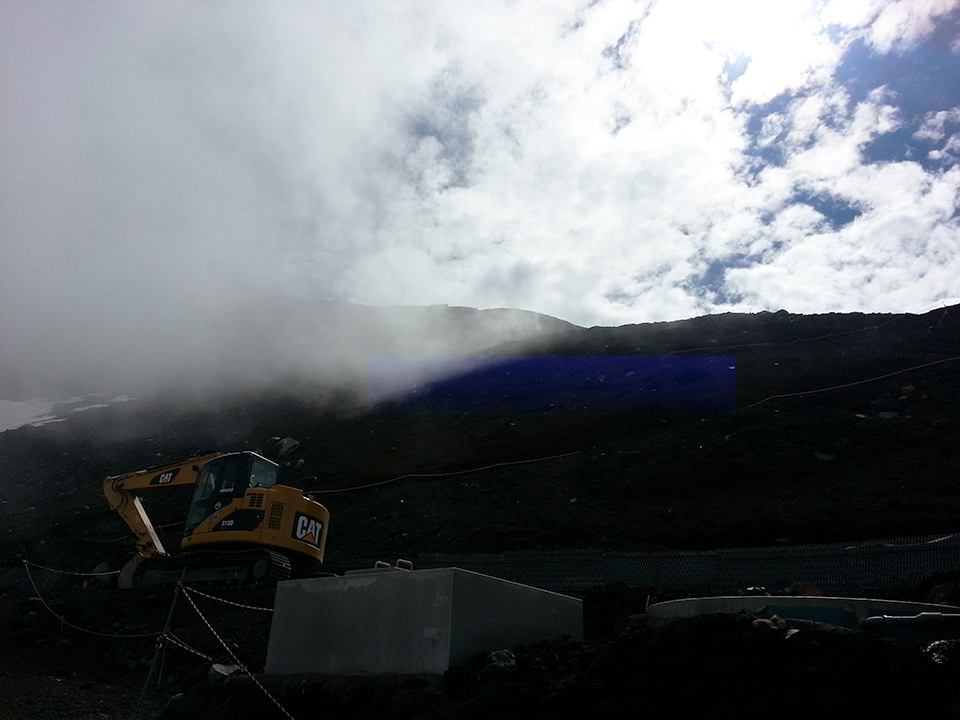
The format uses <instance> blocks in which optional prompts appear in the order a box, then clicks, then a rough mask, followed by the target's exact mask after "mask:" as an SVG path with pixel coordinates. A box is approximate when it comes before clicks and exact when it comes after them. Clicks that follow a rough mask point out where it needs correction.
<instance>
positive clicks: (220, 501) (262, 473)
mask: <svg viewBox="0 0 960 720" xmlns="http://www.w3.org/2000/svg"><path fill="white" fill-rule="evenodd" d="M278 477H279V468H278V467H277V465H276V463H272V462H270V461H269V460H267V459H266V458H263V457H260V456H259V455H257V454H255V453H251V452H242V453H233V454H230V455H223V456H221V457H219V458H217V459H216V460H214V461H212V462H209V463H207V464H206V465H204V466H203V467H202V468H201V470H200V475H199V477H198V478H197V485H196V490H194V493H193V500H192V501H191V503H190V510H189V511H188V512H187V523H186V526H185V527H184V531H183V535H184V537H187V536H189V535H192V534H193V532H194V531H195V530H196V529H197V526H198V525H200V523H201V522H203V521H204V519H206V518H208V517H212V516H213V515H215V514H217V511H218V510H220V509H221V508H224V507H226V506H228V505H230V504H231V503H232V502H234V501H235V500H237V499H242V498H243V496H244V494H245V493H246V491H247V489H248V488H269V487H273V486H274V485H276V484H277V479H278ZM262 516H263V514H262V513H260V517H261V518H262ZM237 520H238V518H234V522H233V523H231V525H230V526H233V525H235V524H236V521H237ZM248 524H249V523H248ZM230 526H228V527H230ZM236 529H239V528H236ZM248 529H252V527H251V528H248Z"/></svg>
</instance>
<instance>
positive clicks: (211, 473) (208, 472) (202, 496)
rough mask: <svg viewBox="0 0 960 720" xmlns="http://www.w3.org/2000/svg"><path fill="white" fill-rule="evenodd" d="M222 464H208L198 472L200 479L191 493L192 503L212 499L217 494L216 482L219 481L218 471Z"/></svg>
mask: <svg viewBox="0 0 960 720" xmlns="http://www.w3.org/2000/svg"><path fill="white" fill-rule="evenodd" d="M222 468H223V464H222V463H210V464H209V465H206V466H205V467H204V468H203V470H201V471H200V478H199V479H198V480H197V489H196V491H194V493H193V501H194V502H199V501H201V500H207V499H209V498H211V497H213V494H214V493H215V492H217V482H218V480H219V479H220V470H221V469H222Z"/></svg>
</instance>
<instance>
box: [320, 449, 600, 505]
mask: <svg viewBox="0 0 960 720" xmlns="http://www.w3.org/2000/svg"><path fill="white" fill-rule="evenodd" d="M582 452H583V451H582V450H575V451H573V452H568V453H563V454H562V455H551V456H549V457H542V458H534V459H532V460H513V461H510V462H499V463H494V464H493V465H484V466H483V467H478V468H470V469H469V470H454V471H452V472H444V473H408V474H406V475H400V476H399V477H395V478H390V479H389V480H381V481H380V482H375V483H370V484H368V485H357V486H356V487H349V488H337V489H334V490H313V491H311V494H312V495H325V494H328V493H341V492H351V491H353V490H366V489H367V488H372V487H379V486H381V485H388V484H389V483H393V482H397V481H398V480H406V479H407V478H438V477H452V476H455V475H469V474H470V473H475V472H481V471H483V470H492V469H493V468H498V467H507V466H509V465H527V464H529V463H537V462H544V461H546V460H559V459H561V458H566V457H572V456H573V455H579V454H581V453H582Z"/></svg>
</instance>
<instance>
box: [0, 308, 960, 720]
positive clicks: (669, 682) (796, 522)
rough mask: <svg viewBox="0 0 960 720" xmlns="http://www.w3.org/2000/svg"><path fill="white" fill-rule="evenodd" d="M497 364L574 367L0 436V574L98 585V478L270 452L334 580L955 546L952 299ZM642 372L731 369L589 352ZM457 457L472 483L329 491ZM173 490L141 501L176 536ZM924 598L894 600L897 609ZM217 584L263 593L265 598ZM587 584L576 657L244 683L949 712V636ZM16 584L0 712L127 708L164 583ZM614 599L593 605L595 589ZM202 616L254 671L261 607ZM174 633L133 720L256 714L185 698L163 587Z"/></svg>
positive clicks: (727, 711) (714, 328) (467, 704)
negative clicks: (454, 569) (705, 607)
mask: <svg viewBox="0 0 960 720" xmlns="http://www.w3.org/2000/svg"><path fill="white" fill-rule="evenodd" d="M495 352H496V353H497V354H499V355H501V356H504V357H511V356H531V355H537V354H542V355H547V356H578V357H593V358H597V362H596V365H595V367H594V370H595V371H594V372H593V374H592V375H591V376H590V378H587V379H586V380H584V383H585V384H581V385H578V386H577V387H576V388H574V390H573V391H571V389H570V387H569V386H556V385H550V384H549V383H547V384H543V385H541V386H538V387H539V389H536V390H535V391H531V390H530V388H529V387H527V386H522V385H520V384H518V385H515V386H511V385H510V384H509V383H507V384H506V385H505V384H503V382H500V381H498V382H500V384H493V385H490V387H491V388H492V389H491V390H490V391H489V392H477V393H475V394H473V395H467V396H464V395H462V394H459V395H458V392H459V391H458V390H457V389H456V388H454V387H452V386H448V387H441V388H434V389H433V390H430V391H423V392H421V393H419V394H417V395H415V396H413V397H410V398H407V399H406V400H403V401H397V402H394V403H389V404H386V405H382V406H379V407H376V408H372V409H371V408H368V407H367V406H366V405H365V404H364V402H363V400H362V398H361V399H358V398H356V397H354V396H351V395H349V394H347V393H342V392H332V391H329V390H321V389H318V388H313V387H310V386H298V387H296V388H295V389H291V388H290V387H287V388H286V389H285V390H284V392H283V393H277V394H274V395H272V396H270V397H265V396H263V395H260V396H257V397H234V398H228V399H223V398H221V399H219V400H217V402H215V403H214V402H212V401H209V400H208V401H207V402H206V403H205V404H204V405H202V406H196V405H193V406H191V405H185V404H184V403H183V402H180V401H176V402H175V401H174V400H173V399H172V397H170V398H165V397H157V398H153V399H152V400H150V401H144V402H140V403H127V404H125V405H123V406H114V407H110V408H102V409H99V410H91V411H88V412H85V413H80V414H77V415H76V416H75V417H71V418H70V419H69V420H68V421H66V422H62V423H56V424H50V425H46V426H43V427H24V428H21V429H19V430H15V431H8V432H5V433H0V487H2V491H3V495H2V500H0V566H3V567H8V568H20V567H21V563H22V561H23V560H24V559H27V560H30V561H32V562H34V563H39V564H42V565H47V566H50V567H55V568H62V569H70V570H74V571H81V572H87V571H91V570H93V569H94V568H95V567H96V566H98V565H100V564H101V563H106V565H108V566H110V567H112V568H117V567H119V566H120V565H121V564H122V563H123V562H124V561H125V560H126V559H127V558H128V557H129V555H130V553H131V539H130V538H129V536H128V535H129V533H128V531H127V530H126V528H125V526H124V525H123V523H122V522H121V521H120V520H119V518H118V517H116V515H115V514H113V513H112V512H110V511H109V509H108V508H107V507H106V504H105V502H104V501H103V498H102V495H101V493H100V487H99V485H100V479H102V477H104V476H105V475H108V474H116V473H120V472H125V471H128V470H132V469H136V468H140V467H145V466H148V465H155V464H158V463H160V462H165V461H171V460H177V459H181V458H184V457H190V456H193V455H196V454H199V453H201V452H204V451H208V450H211V449H217V450H224V451H228V450H240V449H258V448H259V449H267V448H269V443H268V438H270V437H274V436H279V437H285V436H290V437H294V438H296V439H297V440H298V441H299V442H300V443H301V449H300V450H299V451H298V452H297V453H296V454H295V455H293V456H291V457H290V458H288V459H285V461H284V463H285V466H284V468H283V473H284V478H285V482H289V483H291V484H294V485H298V486H301V487H305V488H310V489H312V490H314V491H317V492H320V493H321V494H322V495H321V499H322V501H323V503H324V504H325V505H326V506H327V507H328V509H329V510H330V512H331V525H330V536H329V540H328V547H327V562H328V564H329V565H330V566H331V567H334V568H335V567H345V566H350V565H351V564H365V563H369V562H372V561H373V560H377V559H386V560H394V559H396V558H401V557H402V558H410V559H413V560H414V562H416V557H417V555H418V554H421V553H432V552H493V551H507V550H531V549H564V548H565V549H576V548H604V549H613V550H653V549H713V548H718V547H737V546H752V545H769V544H779V545H783V544H792V543H796V544H806V543H816V542H841V541H857V540H870V539H878V538H890V537H902V536H912V535H921V534H932V533H952V532H955V531H956V528H957V521H956V518H957V516H958V511H960V482H958V480H960V477H958V465H960V402H958V401H960V373H958V365H957V361H956V360H955V358H956V357H957V356H960V307H953V308H945V309H942V310H938V311H935V312H932V313H929V314H927V315H921V316H913V315H861V314H850V315H820V316H796V315H789V314H787V313H760V314H757V315H719V316H710V317H705V318H698V319H695V320H689V321H684V322H679V323H659V324H653V325H637V326H624V327H621V328H590V329H582V330H573V331H570V332H566V333H563V334H559V335H554V336H549V337H545V338H542V339H541V340H539V341H537V342H536V343H533V344H530V343H527V344H513V345H508V346H501V347H499V348H497V349H496V350H495ZM647 355H649V356H666V357H668V358H672V357H688V356H716V357H724V358H726V357H733V358H735V366H736V387H735V392H736V409H726V410H725V409H723V408H721V407H719V405H718V404H717V403H720V402H721V400H722V398H720V399H718V400H717V403H713V404H710V403H705V402H701V401H696V400H691V401H690V402H684V403H674V404H672V405H670V406H657V405H655V404H653V405H651V404H649V403H648V404H642V403H641V404H638V405H636V406H624V405H623V403H622V402H621V400H622V398H620V397H619V396H616V395H614V396H611V395H610V394H609V393H608V394H606V395H605V394H603V392H607V391H606V390H604V391H603V392H601V391H600V389H599V386H598V385H597V382H599V380H598V378H600V377H601V376H605V377H606V376H609V375H605V374H604V373H605V371H604V367H607V366H606V365H604V362H605V361H604V360H603V358H622V357H628V356H647ZM609 362H613V361H612V360H610V361H609ZM677 366H678V367H684V366H683V363H682V361H680V362H679V363H678V364H677ZM611 367H612V366H611ZM911 368H913V369H911ZM518 375H520V374H519V373H518ZM501 381H502V378H501ZM484 382H487V380H485V379H484V378H482V377H478V378H477V385H478V387H479V385H482V384H483V383H484ZM517 382H518V383H519V382H520V380H519V379H518V381H517ZM706 394H709V388H704V389H703V392H700V393H699V394H698V395H697V397H699V398H701V399H702V397H704V396H705V395H706ZM574 395H575V396H576V398H575V399H574V398H573V396H574ZM721 404H722V403H721ZM555 456H562V457H555ZM544 458H554V459H544ZM538 459H544V460H542V461H541V462H535V463H526V464H519V465H511V464H504V463H516V462H518V461H527V460H538ZM491 466H493V467H491ZM474 468H488V469H486V470H482V471H478V472H471V473H465V474H457V475H438V476H435V477H407V478H404V479H400V480H396V481H393V482H388V483H385V484H379V485H376V486H375V487H371V488H368V489H352V488H359V487H361V486H366V485H371V484H375V483H383V481H387V480H391V479H393V478H398V477H402V476H405V475H408V474H416V475H427V474H442V473H453V472H459V471H464V470H470V469H474ZM311 477H314V478H315V479H313V480H308V479H307V478H311ZM188 499H189V498H184V497H182V496H177V497H173V496H171V497H169V498H164V499H163V500H161V501H159V502H157V503H154V504H152V505H151V506H150V507H149V509H150V511H151V514H152V516H153V518H154V521H155V522H156V523H157V524H158V525H169V526H170V527H168V528H166V529H165V532H166V535H165V538H167V539H168V540H169V541H170V542H171V543H173V544H174V545H176V538H177V537H178V533H179V528H178V527H177V523H178V522H180V521H182V519H183V512H184V507H185V503H186V502H187V501H188ZM573 499H576V502H571V501H572V500H573ZM84 585H86V586H84ZM728 590H729V591H738V590H743V589H742V588H729V589H728ZM773 590H777V589H773ZM887 590H888V592H889V594H890V595H891V596H898V597H903V596H904V595H905V593H906V594H909V592H908V591H909V589H905V588H889V589H887ZM928 590H929V586H924V587H923V588H920V587H919V586H917V587H915V588H913V589H912V592H913V593H914V595H915V596H916V597H914V598H913V599H920V600H922V599H924V597H919V596H918V595H923V594H924V593H926V592H927V591H928ZM225 592H227V593H228V594H229V593H235V594H236V595H235V596H232V597H234V599H235V600H237V601H238V602H247V603H249V602H250V601H251V600H253V601H254V602H252V604H254V605H260V604H263V605H269V604H270V602H271V598H270V597H269V591H266V590H259V591H239V590H229V591H225ZM605 592H606V593H607V595H606V596H604V595H603V593H602V592H600V591H599V590H598V591H597V593H599V594H597V593H595V594H594V596H593V597H594V599H593V600H590V599H589V598H588V603H587V606H588V607H589V608H591V609H590V611H589V612H590V613H591V617H590V623H591V625H590V626H591V627H593V628H596V630H595V631H593V632H592V636H591V637H588V639H587V641H585V642H584V643H575V642H573V641H563V642H557V643H547V644H543V645H540V646H534V647H531V648H522V649H514V655H515V664H514V665H513V666H510V665H509V664H508V665H507V666H506V667H502V666H498V665H497V664H496V663H491V662H488V661H487V659H486V658H479V659H478V661H477V663H476V664H475V666H473V667H469V668H460V669H457V670H456V671H452V672H451V673H449V674H448V676H447V677H444V678H433V677H430V678H421V677H409V678H408V677H402V678H379V679H377V678H363V679H345V678H326V679H315V678H313V679H306V678H296V679H287V680H282V681H280V680H276V679H269V680H267V681H266V682H268V689H270V690H271V691H272V692H274V694H275V695H276V696H277V697H279V698H281V699H282V700H283V704H284V706H285V707H287V708H288V709H289V710H290V712H291V713H293V715H294V716H295V717H297V718H307V717H321V716H322V717H332V718H336V717H344V718H346V717H379V716H381V715H382V716H383V717H387V716H388V715H389V716H390V717H392V718H393V717H397V718H399V717H410V718H414V717H418V718H422V717H437V718H441V717H484V718H486V717H491V718H492V717H503V718H511V717H557V716H558V715H561V714H562V712H563V711H566V710H569V709H576V710H577V711H578V713H582V712H591V711H592V712H597V713H602V714H603V715H604V716H609V717H618V716H620V715H623V716H626V715H627V714H628V713H630V714H631V716H635V715H636V714H637V713H639V712H643V713H645V714H646V715H648V716H650V717H655V718H656V717H663V718H668V717H669V718H672V717H694V716H696V717H716V718H720V717H754V716H756V717H759V716H760V715H761V714H763V715H764V716H767V715H769V714H771V713H773V714H775V715H779V716H785V717H794V716H797V717H799V716H800V715H801V713H802V714H803V715H809V714H810V713H816V714H818V715H823V716H826V717H838V718H840V717H859V716H862V715H863V714H864V713H865V712H868V713H869V714H870V715H872V716H875V717H877V716H879V717H887V716H889V717H893V716H894V714H896V715H897V716H899V717H903V716H904V715H906V716H909V717H914V716H920V715H921V714H923V715H926V714H927V713H932V714H934V715H936V716H943V717H950V716H954V715H957V714H960V713H958V712H957V710H958V709H960V705H958V700H960V695H958V690H957V689H956V688H960V683H957V679H958V678H957V677H956V673H957V667H958V665H957V658H958V655H960V653H958V652H957V650H956V649H955V648H954V647H953V645H952V644H951V643H947V644H945V645H941V646H938V647H935V648H930V647H928V646H919V645H910V644H894V643H890V642H886V641H880V640H877V639H875V638H871V637H867V636H864V635H862V634H856V633H849V632H840V631H837V630H832V629H829V628H824V627H820V626H816V627H814V626H807V627H803V628H800V630H801V632H800V633H794V634H791V636H790V638H789V639H787V638H786V637H784V636H785V634H786V633H785V632H780V631H776V632H772V631H770V629H769V628H765V627H763V626H760V627H755V626H754V625H753V624H752V620H751V619H749V618H737V617H711V618H701V619H694V620H689V621H686V620H685V621H677V622H675V623H673V624H670V625H667V626H662V627H661V626H654V624H652V622H651V620H650V619H649V618H648V617H647V616H645V615H644V614H643V613H642V609H643V608H642V607H634V606H632V605H631V604H630V602H629V597H630V591H629V590H628V589H626V588H614V589H608V590H606V591H605ZM658 592H660V594H661V595H662V596H664V597H665V596H666V595H667V594H669V592H671V591H670V589H665V588H661V589H658ZM258 593H259V596H257V594H258ZM218 594H221V593H219V592H218ZM40 595H41V596H42V597H43V599H44V601H45V602H46V603H47V604H48V605H49V608H48V607H46V606H44V604H43V603H42V602H40V601H39V600H37V599H35V598H36V597H37V594H36V593H34V592H32V591H24V590H23V588H22V587H21V588H20V589H7V590H5V591H4V590H0V619H2V623H0V718H7V717H9V718H21V717H33V718H41V719H46V718H60V717H70V718H128V717H130V716H131V715H132V712H133V708H135V707H136V704H137V701H138V698H139V697H140V695H141V690H142V688H143V686H144V682H145V680H146V679H147V672H148V667H149V666H150V664H151V660H152V659H153V657H154V652H155V638H153V637H144V638H117V637H114V636H116V635H118V634H139V633H147V634H149V633H151V632H156V631H158V630H159V629H160V628H162V627H163V625H164V622H165V618H166V615H167V612H168V610H169V607H170V602H171V600H172V590H167V591H165V592H160V591H155V592H146V591H130V592H127V593H120V592H119V591H117V590H114V589H113V588H112V587H109V586H107V585H105V584H101V583H99V582H98V581H97V580H95V579H92V578H82V577H79V576H76V577H73V579H65V580H62V581H60V582H59V583H58V584H56V585H55V586H52V587H51V588H47V589H45V590H44V592H42V593H40ZM254 596H256V597H254ZM614 596H616V598H617V599H618V600H619V601H621V602H620V603H619V605H618V604H617V602H616V601H609V602H606V601H605V602H598V601H597V600H596V598H597V597H607V599H608V600H609V599H610V597H614ZM624 598H627V599H626V600H624ZM198 602H201V601H198ZM206 602H207V603H208V605H207V606H206V608H205V609H204V608H202V609H203V610H204V612H205V613H207V614H208V615H209V617H210V618H211V621H212V624H214V625H215V626H216V627H221V628H222V627H225V628H228V630H229V632H228V633H227V634H228V635H229V637H228V638H227V642H228V643H233V644H234V645H235V646H236V648H237V649H236V653H237V655H238V657H240V658H241V660H242V661H243V662H244V664H247V665H249V667H250V668H251V670H253V671H254V672H258V671H260V670H262V665H263V662H264V654H265V649H266V635H267V632H268V628H269V616H268V614H265V613H262V612H257V611H252V610H243V609H241V608H235V607H233V606H223V605H221V604H220V603H216V602H214V601H206ZM638 612H639V613H640V614H639V616H637V617H631V616H632V615H636V613H638ZM53 613H56V614H57V615H59V616H60V617H61V618H63V621H61V620H60V619H58V618H57V617H56V616H55V615H54V614H53ZM73 625H76V626H79V627H82V628H84V629H85V630H92V631H94V632H96V633H101V634H97V635H94V634H90V633H87V632H81V631H79V630H77V629H75V628H74V627H72V626H73ZM172 628H173V630H174V634H175V635H176V636H177V637H178V638H181V639H182V640H183V641H184V644H186V645H188V646H190V647H191V648H194V649H196V650H199V651H200V652H201V653H203V654H204V655H207V656H209V657H210V658H211V659H209V660H208V659H205V658H201V657H199V656H197V655H194V654H192V653H191V652H188V651H187V650H184V649H182V648H178V647H166V648H165V650H164V651H163V652H162V656H163V657H162V659H163V671H162V672H161V673H160V674H159V678H158V679H155V680H152V681H151V683H150V687H149V688H148V692H147V693H146V694H145V701H144V704H143V706H142V707H141V712H140V717H145V718H153V717H159V716H161V712H162V710H163V708H164V707H166V706H168V703H170V705H169V706H168V709H167V713H166V715H167V716H170V717H177V716H179V717H210V718H220V717H223V718H227V717H231V718H233V717H236V718H243V717H255V716H256V717H272V716H276V717H282V714H278V713H279V710H276V708H275V707H273V706H263V705H262V702H263V701H262V700H261V699H260V698H262V697H263V694H262V692H261V690H260V689H259V688H257V687H256V686H255V685H253V684H252V683H251V681H250V680H249V679H244V678H243V677H231V678H230V679H228V680H221V681H218V682H215V683H214V682H211V681H210V679H209V678H208V675H209V672H210V665H211V663H212V662H215V661H216V662H221V661H222V662H224V663H231V662H232V660H231V658H230V657H229V656H228V653H227V652H226V651H225V650H224V648H223V647H222V646H221V645H220V644H219V643H218V642H217V640H216V639H215V638H213V637H212V636H211V635H210V633H209V630H208V629H207V628H206V626H205V625H204V623H203V622H202V620H201V619H200V617H199V616H198V615H197V613H196V612H195V611H194V610H193V608H192V607H191V606H190V604H189V603H187V602H184V601H183V599H182V598H181V599H180V600H179V601H178V607H177V609H176V612H175V614H174V618H173V624H172ZM771 633H772V634H771ZM778 633H779V634H778ZM491 650H497V648H491ZM177 695H181V696H180V697H179V698H177V699H176V700H173V701H171V698H173V697H174V696H177ZM258 703H261V704H258ZM321 710H322V713H321ZM271 712H272V713H274V715H270V714H269V713H271Z"/></svg>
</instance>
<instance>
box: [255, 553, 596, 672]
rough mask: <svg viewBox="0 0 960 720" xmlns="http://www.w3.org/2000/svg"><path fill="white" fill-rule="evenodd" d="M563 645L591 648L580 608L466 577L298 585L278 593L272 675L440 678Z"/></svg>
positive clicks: (426, 575)
mask: <svg viewBox="0 0 960 720" xmlns="http://www.w3.org/2000/svg"><path fill="white" fill-rule="evenodd" d="M563 635H569V636H571V637H574V638H576V639H578V640H579V639H582V638H583V609H582V603H581V601H580V600H578V599H576V598H572V597H567V596H566V595H558V594H556V593H551V592H547V591H545V590H540V589H538V588H532V587H528V586H526V585H518V584H517V583H512V582H508V581H506V580H501V579H499V578H494V577H490V576H488V575H481V574H479V573H474V572H470V571H467V570H461V569H459V568H440V569H436V570H416V571H412V572H384V573H371V574H361V575H350V576H344V577H332V578H315V579H309V580H289V581H287V582H282V583H280V584H279V585H278V586H277V595H276V602H275V604H274V613H273V623H272V625H271V628H270V642H269V645H268V648H267V664H266V671H267V673H268V674H272V675H292V674H300V673H317V674H333V675H343V674H360V673H373V674H386V673H397V674H439V673H443V672H445V671H446V670H447V669H449V668H450V667H452V666H455V665H459V664H463V663H467V662H470V661H471V660H472V659H473V658H474V657H475V656H476V654H477V653H479V652H481V651H484V650H488V651H493V650H499V649H502V648H510V647H514V646H516V645H524V644H530V643H534V642H538V641H539V640H544V639H554V638H559V637H562V636H563Z"/></svg>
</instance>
